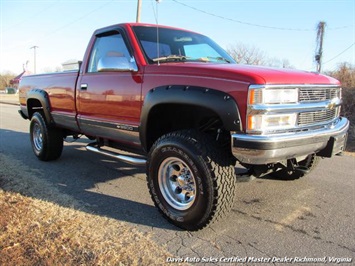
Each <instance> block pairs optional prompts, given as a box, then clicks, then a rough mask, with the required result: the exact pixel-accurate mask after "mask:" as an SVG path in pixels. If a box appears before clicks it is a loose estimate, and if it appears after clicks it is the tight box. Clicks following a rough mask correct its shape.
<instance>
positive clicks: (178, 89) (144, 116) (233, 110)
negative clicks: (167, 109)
mask: <svg viewBox="0 0 355 266" xmlns="http://www.w3.org/2000/svg"><path fill="white" fill-rule="evenodd" d="M160 104H184V105H192V106H197V107H204V108H207V109H210V110H212V111H214V112H215V113H216V114H217V115H218V116H219V117H220V118H221V120H222V122H223V126H224V128H225V129H226V130H228V131H237V132H238V131H242V123H241V118H240V113H239V108H238V105H237V103H236V101H235V100H234V99H233V97H232V96H230V95H229V94H227V93H225V92H222V91H219V90H215V89H210V88H205V87H199V86H186V85H169V86H161V87H157V88H154V89H151V90H150V91H149V92H148V93H147V95H146V96H145V99H144V102H143V106H142V112H141V118H140V121H141V124H140V127H139V135H140V140H141V143H142V146H143V148H144V150H146V151H147V144H148V141H147V130H148V120H149V119H148V118H149V114H150V111H151V110H152V109H153V108H154V107H156V106H157V105H160Z"/></svg>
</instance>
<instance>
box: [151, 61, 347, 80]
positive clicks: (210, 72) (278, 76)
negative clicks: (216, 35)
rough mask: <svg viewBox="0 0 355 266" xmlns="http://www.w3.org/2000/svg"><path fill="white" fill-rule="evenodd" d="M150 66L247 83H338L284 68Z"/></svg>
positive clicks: (190, 64)
mask: <svg viewBox="0 0 355 266" xmlns="http://www.w3.org/2000/svg"><path fill="white" fill-rule="evenodd" d="M150 66H152V68H151V71H153V72H155V73H156V72H159V73H162V74H174V75H186V76H206V77H210V78H220V79H229V80H237V81H242V82H246V83H249V84H297V85H302V84H319V85H321V84H324V85H325V84H331V85H339V84H340V83H339V81H338V80H336V79H334V78H331V77H328V76H325V75H321V74H319V73H314V72H307V71H300V70H293V69H285V68H268V67H260V66H248V65H238V64H211V63H195V62H184V63H162V64H161V65H160V66H157V65H154V66H156V67H153V65H150ZM149 68H150V67H149ZM159 69H160V71H159ZM149 72H150V71H149Z"/></svg>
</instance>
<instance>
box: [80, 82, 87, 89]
mask: <svg viewBox="0 0 355 266" xmlns="http://www.w3.org/2000/svg"><path fill="white" fill-rule="evenodd" d="M80 89H81V90H87V89H88V84H86V83H83V84H80Z"/></svg>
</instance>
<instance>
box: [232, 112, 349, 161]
mask: <svg viewBox="0 0 355 266" xmlns="http://www.w3.org/2000/svg"><path fill="white" fill-rule="evenodd" d="M348 129H349V121H348V119H346V118H344V117H340V118H339V120H337V121H336V122H335V123H333V124H331V125H328V126H327V127H324V128H322V129H318V130H313V131H307V132H298V133H289V134H278V135H248V134H238V133H234V134H231V137H232V153H233V155H234V157H236V158H237V159H238V160H239V161H240V162H242V163H247V164H268V163H276V162H279V161H282V160H285V159H291V158H297V157H300V156H305V155H308V154H311V153H318V152H319V151H321V150H323V149H325V148H326V147H327V145H328V142H330V140H331V139H333V141H332V145H333V146H332V147H331V148H332V151H331V155H329V156H328V157H331V156H332V155H334V154H337V153H340V152H341V151H342V150H343V149H344V148H345V144H346V143H345V142H346V136H347V131H348ZM333 147H334V148H333ZM328 148H329V147H328ZM322 156H323V155H322Z"/></svg>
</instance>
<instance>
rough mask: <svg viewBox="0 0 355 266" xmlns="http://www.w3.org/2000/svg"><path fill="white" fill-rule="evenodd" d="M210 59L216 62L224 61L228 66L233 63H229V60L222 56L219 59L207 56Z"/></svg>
mask: <svg viewBox="0 0 355 266" xmlns="http://www.w3.org/2000/svg"><path fill="white" fill-rule="evenodd" d="M207 58H208V59H212V60H216V61H223V62H226V63H228V64H230V63H231V61H229V60H228V59H226V58H224V57H222V56H218V57H213V56H207Z"/></svg>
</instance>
